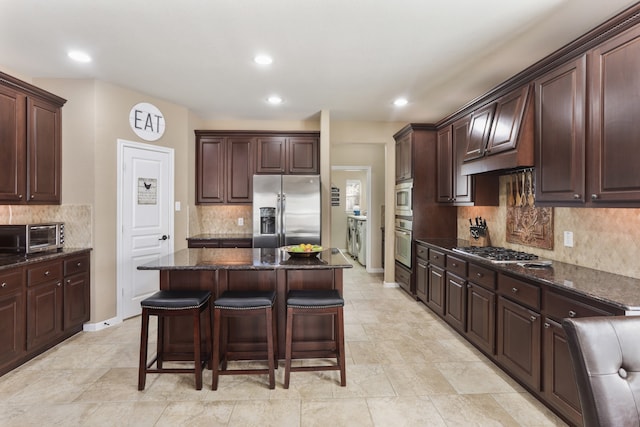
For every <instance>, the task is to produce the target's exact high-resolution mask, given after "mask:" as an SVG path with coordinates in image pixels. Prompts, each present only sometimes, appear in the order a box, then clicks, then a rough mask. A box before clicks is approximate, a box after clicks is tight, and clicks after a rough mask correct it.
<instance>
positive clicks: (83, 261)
mask: <svg viewBox="0 0 640 427" xmlns="http://www.w3.org/2000/svg"><path fill="white" fill-rule="evenodd" d="M88 270H89V257H88V256H86V255H82V256H78V257H74V258H70V259H66V260H65V261H64V275H65V276H71V275H72V274H77V273H85V272H87V271H88Z"/></svg>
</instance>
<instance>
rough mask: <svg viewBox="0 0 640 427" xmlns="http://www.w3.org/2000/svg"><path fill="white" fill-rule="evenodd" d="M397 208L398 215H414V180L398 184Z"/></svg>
mask: <svg viewBox="0 0 640 427" xmlns="http://www.w3.org/2000/svg"><path fill="white" fill-rule="evenodd" d="M395 193H396V194H395V196H396V201H395V210H396V215H397V216H413V181H406V182H402V183H400V184H396V191H395Z"/></svg>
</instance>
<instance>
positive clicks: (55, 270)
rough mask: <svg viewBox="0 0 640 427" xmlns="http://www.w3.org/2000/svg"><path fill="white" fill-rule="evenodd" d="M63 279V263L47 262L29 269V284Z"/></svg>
mask: <svg viewBox="0 0 640 427" xmlns="http://www.w3.org/2000/svg"><path fill="white" fill-rule="evenodd" d="M53 280H62V263H61V262H59V261H58V262H47V263H43V264H40V265H36V266H34V267H30V268H28V269H27V286H34V285H38V284H40V283H46V282H51V281H53Z"/></svg>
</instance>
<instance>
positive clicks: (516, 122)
mask: <svg viewBox="0 0 640 427" xmlns="http://www.w3.org/2000/svg"><path fill="white" fill-rule="evenodd" d="M529 92H530V86H529V85H527V86H525V87H523V88H522V89H520V90H515V91H513V92H511V93H510V94H508V95H505V96H504V97H502V98H500V99H499V100H498V102H497V105H496V113H495V118H494V120H493V123H492V124H491V133H490V136H489V141H488V142H487V153H488V154H496V153H500V152H502V151H506V150H513V149H515V148H516V145H517V144H518V136H519V135H520V126H521V125H522V122H523V118H524V112H525V107H526V106H527V101H528V100H529Z"/></svg>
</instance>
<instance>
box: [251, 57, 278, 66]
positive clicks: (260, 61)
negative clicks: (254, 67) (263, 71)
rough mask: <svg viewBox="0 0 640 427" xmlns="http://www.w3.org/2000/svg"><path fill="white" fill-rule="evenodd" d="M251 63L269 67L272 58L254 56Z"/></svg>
mask: <svg viewBox="0 0 640 427" xmlns="http://www.w3.org/2000/svg"><path fill="white" fill-rule="evenodd" d="M253 61H254V62H255V63H256V64H259V65H270V64H271V63H272V62H273V58H271V57H270V56H269V55H256V57H255V58H253Z"/></svg>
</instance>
